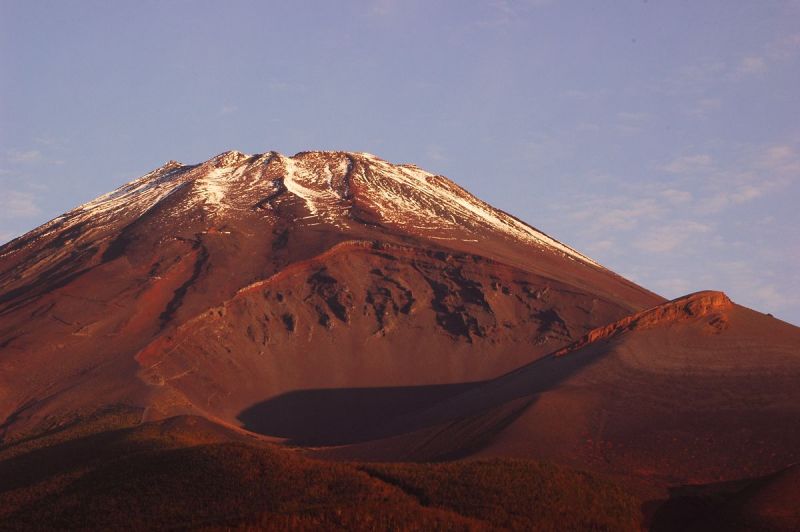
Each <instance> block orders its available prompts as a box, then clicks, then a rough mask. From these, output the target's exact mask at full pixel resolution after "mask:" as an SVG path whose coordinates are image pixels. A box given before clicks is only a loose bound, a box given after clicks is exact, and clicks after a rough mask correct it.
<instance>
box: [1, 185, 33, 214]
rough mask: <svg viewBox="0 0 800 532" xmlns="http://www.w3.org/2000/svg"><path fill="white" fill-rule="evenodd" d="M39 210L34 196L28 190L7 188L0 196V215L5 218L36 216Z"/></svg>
mask: <svg viewBox="0 0 800 532" xmlns="http://www.w3.org/2000/svg"><path fill="white" fill-rule="evenodd" d="M41 212H42V210H41V208H40V207H39V205H37V203H36V197H35V196H34V195H33V194H31V193H29V192H19V191H16V190H7V191H5V192H4V194H3V195H2V197H0V216H1V217H3V218H5V219H13V218H26V217H31V216H37V215H38V214H40V213H41Z"/></svg>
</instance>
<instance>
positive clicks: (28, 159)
mask: <svg viewBox="0 0 800 532" xmlns="http://www.w3.org/2000/svg"><path fill="white" fill-rule="evenodd" d="M6 160H7V161H9V162H12V163H21V164H26V163H37V162H40V161H41V160H42V152H40V151H39V150H9V152H8V155H7V156H6Z"/></svg>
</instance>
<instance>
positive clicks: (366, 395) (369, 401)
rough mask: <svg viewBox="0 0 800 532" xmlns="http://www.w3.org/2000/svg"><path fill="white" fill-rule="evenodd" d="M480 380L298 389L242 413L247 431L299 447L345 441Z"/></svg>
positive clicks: (360, 438)
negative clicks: (273, 437) (415, 384)
mask: <svg viewBox="0 0 800 532" xmlns="http://www.w3.org/2000/svg"><path fill="white" fill-rule="evenodd" d="M480 384H482V383H480V382H472V383H460V384H441V385H432V386H399V387H384V388H331V389H316V390H297V391H293V392H288V393H285V394H282V395H279V396H277V397H273V398H272V399H268V400H266V401H262V402H260V403H256V404H255V405H253V406H251V407H249V408H247V409H246V410H244V411H242V413H241V414H239V416H238V419H239V420H240V421H241V422H242V423H243V424H244V428H246V429H247V430H250V431H253V432H258V433H261V434H267V435H270V436H277V437H281V438H287V439H288V440H289V441H290V443H293V444H297V445H341V444H346V443H354V442H358V441H365V440H367V439H371V438H372V437H374V436H375V435H376V434H377V427H379V426H383V425H384V424H385V423H386V422H387V421H388V420H390V419H395V418H397V417H399V416H403V415H407V414H410V413H412V412H415V411H418V410H420V409H424V408H426V407H428V406H430V405H431V404H435V403H438V402H440V401H443V400H445V399H448V398H451V397H455V396H457V395H459V394H461V393H463V392H466V391H468V390H471V389H473V388H476V387H477V386H479V385H480Z"/></svg>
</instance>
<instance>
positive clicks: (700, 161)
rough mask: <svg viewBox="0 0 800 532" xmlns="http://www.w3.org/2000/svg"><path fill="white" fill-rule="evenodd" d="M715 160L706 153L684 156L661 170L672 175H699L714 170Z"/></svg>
mask: <svg viewBox="0 0 800 532" xmlns="http://www.w3.org/2000/svg"><path fill="white" fill-rule="evenodd" d="M713 163H714V158H713V157H711V156H710V155H708V154H706V153H698V154H695V155H682V156H680V157H677V158H675V159H673V160H672V161H670V162H668V163H667V164H665V165H663V166H662V167H661V169H662V170H663V171H665V172H669V173H671V174H697V173H701V172H707V171H708V170H709V169H711V168H712V165H713Z"/></svg>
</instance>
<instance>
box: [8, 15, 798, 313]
mask: <svg viewBox="0 0 800 532" xmlns="http://www.w3.org/2000/svg"><path fill="white" fill-rule="evenodd" d="M0 72H2V74H0V187H1V188H0V242H3V241H7V240H9V239H11V238H13V237H14V236H16V235H19V234H21V233H23V232H25V231H27V230H29V229H31V228H33V227H35V226H37V225H39V224H41V223H42V222H44V221H46V220H48V219H50V218H53V217H55V216H57V215H58V214H60V213H61V212H64V211H66V210H68V209H70V208H72V207H74V206H75V205H77V204H80V203H83V202H85V201H87V200H89V199H91V198H93V197H95V196H97V195H99V194H101V193H104V192H107V191H109V190H111V189H113V188H115V187H116V186H118V185H120V184H121V183H123V182H125V181H128V180H130V179H132V178H135V177H137V176H139V175H142V174H144V173H146V172H147V171H149V170H151V169H153V168H155V167H157V166H160V165H161V164H163V163H164V162H165V161H167V160H169V159H176V160H179V161H181V162H184V163H196V162H200V161H203V160H206V159H208V158H210V157H211V156H213V155H215V154H217V153H219V152H222V151H225V150H227V149H239V150H241V151H245V152H248V153H254V152H264V151H268V150H271V149H275V150H278V151H281V152H284V153H288V154H293V153H295V152H297V151H301V150H306V149H342V150H353V151H369V152H373V153H375V154H378V155H380V156H381V157H383V158H385V159H388V160H390V161H393V162H415V163H417V164H419V165H420V166H422V167H424V168H426V169H428V170H430V171H434V172H438V173H441V174H443V175H446V176H448V177H450V178H452V179H454V180H455V181H457V182H458V183H460V184H461V185H463V186H465V187H466V188H467V189H469V190H470V191H472V192H473V193H475V194H476V195H478V196H479V197H481V198H483V199H485V200H487V201H489V202H490V203H492V204H493V205H495V206H497V207H500V208H502V209H504V210H506V211H509V212H511V213H513V214H515V215H517V216H519V217H520V218H522V219H524V220H525V221H527V222H529V223H531V224H532V225H534V226H536V227H537V228H539V229H541V230H543V231H545V232H547V233H549V234H551V235H553V236H555V237H556V238H558V239H560V240H563V241H564V242H566V243H568V244H570V245H572V246H573V247H576V248H577V249H579V250H581V251H582V252H584V253H587V254H589V255H590V256H592V257H593V258H595V259H597V260H598V261H600V262H601V263H603V264H605V265H606V266H608V267H609V268H611V269H613V270H615V271H617V272H619V273H621V274H622V275H625V276H627V277H629V278H631V279H633V280H635V281H636V282H639V283H641V284H643V285H645V286H647V287H649V288H651V289H653V290H655V291H657V292H659V293H661V294H663V295H665V296H667V297H675V296H679V295H682V294H684V293H687V292H690V291H694V290H699V289H707V288H708V289H721V290H725V291H726V292H728V294H729V295H730V296H731V297H732V298H733V299H734V300H735V301H737V302H739V303H742V304H744V305H747V306H750V307H753V308H756V309H758V310H761V311H764V312H771V313H773V314H775V315H776V316H778V317H781V318H783V319H786V320H788V321H791V322H793V323H795V324H800V268H799V267H798V266H800V213H799V212H798V211H800V99H798V96H797V94H796V93H797V92H798V87H800V2H798V1H789V0H786V1H771V0H758V1H756V0H753V1H742V0H737V1H731V0H725V1H711V0H709V1H700V0H698V1H691V2H689V1H679V0H671V1H659V0H649V1H641V0H638V1H633V0H631V1H625V0H620V1H618V2H610V3H600V2H596V1H593V0H586V1H578V0H575V1H566V0H563V1H562V0H551V1H547V0H519V1H513V0H507V1H502V0H495V1H492V0H487V1H477V0H475V1H466V0H461V1H457V0H453V1H441V2H437V1H434V0H425V1H414V0H404V1H399V0H397V1H394V0H373V1H367V0H365V1H361V2H356V1H349V2H348V1H340V2H331V1H324V2H323V1H319V2H313V1H296V2H289V1H287V2H263V1H262V2H246V1H226V2H201V1H182V0H171V1H157V2H154V1H148V0H137V1H135V2H133V1H129V2H120V1H108V0H103V1H96V2H95V1H73V2H56V1H47V2H45V1H36V0H18V1H8V0H0Z"/></svg>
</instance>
